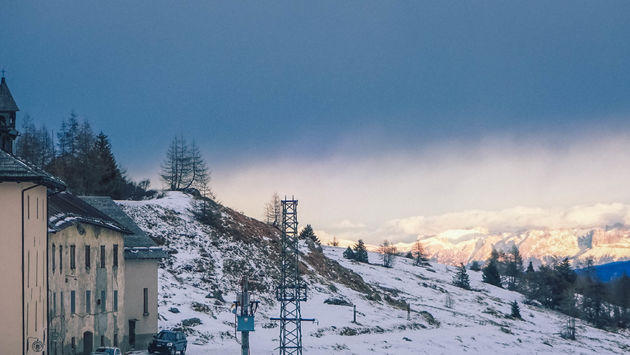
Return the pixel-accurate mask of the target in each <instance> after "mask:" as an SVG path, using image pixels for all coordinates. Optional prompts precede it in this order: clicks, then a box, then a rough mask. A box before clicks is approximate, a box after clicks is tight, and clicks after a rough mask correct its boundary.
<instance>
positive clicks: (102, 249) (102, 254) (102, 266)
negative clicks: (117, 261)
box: [101, 245, 105, 268]
mask: <svg viewBox="0 0 630 355" xmlns="http://www.w3.org/2000/svg"><path fill="white" fill-rule="evenodd" d="M101 268H105V246H104V245H101Z"/></svg>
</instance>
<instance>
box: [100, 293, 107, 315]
mask: <svg viewBox="0 0 630 355" xmlns="http://www.w3.org/2000/svg"><path fill="white" fill-rule="evenodd" d="M105 297H106V292H105V291H101V312H103V313H105V311H106V310H107V308H106V307H105V305H106V303H105Z"/></svg>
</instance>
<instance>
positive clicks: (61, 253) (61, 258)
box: [59, 245, 63, 273]
mask: <svg viewBox="0 0 630 355" xmlns="http://www.w3.org/2000/svg"><path fill="white" fill-rule="evenodd" d="M62 271H63V246H62V245H60V246H59V273H61V272H62Z"/></svg>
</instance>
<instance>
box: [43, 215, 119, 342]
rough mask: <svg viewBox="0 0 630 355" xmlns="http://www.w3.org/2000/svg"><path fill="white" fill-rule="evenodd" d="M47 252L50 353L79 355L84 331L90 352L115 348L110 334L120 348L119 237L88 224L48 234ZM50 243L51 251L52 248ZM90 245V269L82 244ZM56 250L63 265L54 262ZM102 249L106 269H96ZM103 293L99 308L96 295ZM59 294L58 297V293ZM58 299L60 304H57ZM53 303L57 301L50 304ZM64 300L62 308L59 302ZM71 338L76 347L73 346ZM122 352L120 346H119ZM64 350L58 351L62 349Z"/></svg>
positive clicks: (56, 258) (99, 295)
mask: <svg viewBox="0 0 630 355" xmlns="http://www.w3.org/2000/svg"><path fill="white" fill-rule="evenodd" d="M48 244H49V250H50V252H51V253H52V250H53V249H54V250H55V254H56V255H55V260H54V263H55V266H54V268H53V259H52V257H50V258H49V270H50V274H49V280H50V300H51V301H50V302H51V307H50V309H51V310H50V319H51V326H50V328H51V330H50V332H51V335H50V337H51V339H50V340H51V348H50V354H51V355H55V347H56V348H57V349H58V354H62V353H63V354H74V353H75V352H74V351H76V353H79V354H80V353H82V351H83V345H84V344H83V334H84V332H92V333H93V339H94V340H93V345H94V348H96V347H97V346H100V345H101V336H104V345H105V346H113V345H114V334H117V337H118V344H119V345H122V342H123V338H124V332H125V328H124V325H125V314H124V313H125V304H124V299H125V278H124V269H125V260H124V257H123V255H124V253H123V250H124V244H123V235H122V234H121V233H119V232H115V231H113V230H110V229H107V228H102V227H98V226H94V225H91V224H84V223H79V224H74V225H71V226H69V227H67V228H65V229H63V230H62V231H60V232H58V233H51V234H50V237H49V242H48ZM115 244H116V245H118V267H114V266H113V264H114V256H113V246H114V245H115ZM53 245H54V247H53ZM72 245H74V246H75V259H76V268H75V269H71V264H70V249H71V248H70V247H71V246H72ZM86 245H89V246H90V268H86V264H85V259H86V257H85V246H86ZM59 246H61V247H62V254H61V255H62V256H61V258H62V259H63V260H62V263H61V264H60V263H59ZM101 246H105V267H101V254H100V250H101ZM87 290H89V291H90V292H91V300H90V301H91V302H90V303H91V310H90V312H89V313H88V312H87V311H86V291H87ZM71 291H75V292H76V293H75V295H76V296H75V297H76V299H75V302H76V313H75V314H71ZM103 291H104V292H105V300H104V303H105V310H104V311H103V310H102V309H101V305H100V302H103V300H102V294H101V292H103ZM114 291H118V310H117V311H115V310H114ZM62 292H63V297H62V295H61V293H62ZM62 300H63V301H62ZM55 301H56V302H55ZM62 302H63V306H62V304H61V303H62ZM72 337H74V338H75V344H76V348H75V349H73V348H72ZM121 348H122V346H121ZM61 349H63V352H62V350H61Z"/></svg>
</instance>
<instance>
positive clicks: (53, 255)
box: [52, 244, 56, 272]
mask: <svg viewBox="0 0 630 355" xmlns="http://www.w3.org/2000/svg"><path fill="white" fill-rule="evenodd" d="M55 251H56V250H55V244H53V245H52V271H53V272H55Z"/></svg>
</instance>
